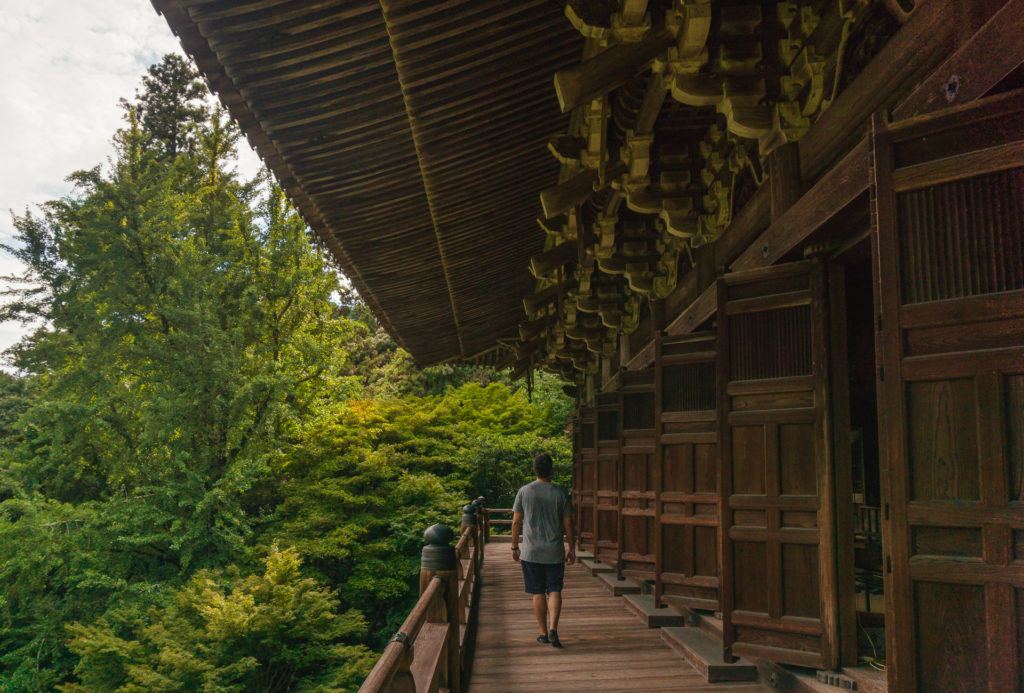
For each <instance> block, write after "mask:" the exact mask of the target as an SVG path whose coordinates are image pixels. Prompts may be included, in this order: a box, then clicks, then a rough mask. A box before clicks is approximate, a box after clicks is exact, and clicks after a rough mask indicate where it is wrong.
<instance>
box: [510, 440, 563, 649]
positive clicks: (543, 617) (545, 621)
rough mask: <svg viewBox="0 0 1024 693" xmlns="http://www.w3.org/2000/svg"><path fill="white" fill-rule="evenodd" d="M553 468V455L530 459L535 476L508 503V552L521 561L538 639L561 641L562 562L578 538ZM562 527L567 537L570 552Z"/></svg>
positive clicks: (558, 643)
mask: <svg viewBox="0 0 1024 693" xmlns="http://www.w3.org/2000/svg"><path fill="white" fill-rule="evenodd" d="M551 468H552V463H551V455H549V454H547V453H546V452H545V453H541V454H540V455H537V457H535V458H534V460H533V473H534V474H536V475H537V479H536V480H535V481H532V482H530V483H529V484H527V485H526V486H523V487H522V488H521V489H519V492H518V493H517V494H516V502H515V505H513V506H512V511H513V515H512V558H513V559H515V561H516V562H517V563H520V564H521V565H522V566H523V582H524V583H525V585H526V592H527V593H528V594H532V595H533V615H534V617H536V619H537V626H538V627H539V628H540V635H539V636H538V637H537V642H539V643H542V644H548V643H550V644H551V645H554V646H555V647H561V646H562V643H561V641H560V640H559V639H558V617H559V615H560V614H561V612H562V582H563V579H564V576H565V564H566V563H568V564H569V565H572V564H573V563H574V562H575V561H576V549H575V546H576V542H575V536H574V534H573V524H572V507H571V506H570V504H569V499H568V498H567V497H566V495H565V492H564V491H563V490H562V489H561V488H559V487H558V486H556V485H555V484H552V483H551ZM520 532H521V533H522V535H523V548H522V551H520V549H519V535H520ZM563 533H564V535H565V540H567V541H568V542H569V552H568V554H566V551H565V544H564V542H563V539H562V536H563Z"/></svg>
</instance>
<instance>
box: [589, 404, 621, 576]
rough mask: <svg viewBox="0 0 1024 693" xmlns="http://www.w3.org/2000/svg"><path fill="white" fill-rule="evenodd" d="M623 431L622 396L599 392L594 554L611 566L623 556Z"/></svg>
mask: <svg viewBox="0 0 1024 693" xmlns="http://www.w3.org/2000/svg"><path fill="white" fill-rule="evenodd" d="M620 433H621V431H620V416H619V395H618V394H617V393H611V394H602V395H598V397H597V486H596V488H595V490H594V556H595V557H596V558H597V559H598V560H599V561H601V562H603V563H608V564H610V565H615V563H616V562H617V561H618V557H619V556H618V554H619V467H620V459H619V450H620V446H619V442H620V441H619V439H620Z"/></svg>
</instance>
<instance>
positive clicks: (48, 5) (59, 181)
mask: <svg viewBox="0 0 1024 693" xmlns="http://www.w3.org/2000/svg"><path fill="white" fill-rule="evenodd" d="M171 51H178V52H180V47H179V45H178V41H177V39H176V38H175V37H174V35H173V34H172V33H171V30H170V29H169V28H168V26H167V23H166V22H165V21H164V19H163V17H161V16H159V15H158V14H157V13H156V12H155V11H154V10H153V6H152V5H151V4H150V3H149V2H148V1H147V0H33V1H32V2H17V1H16V0H0V138H2V140H0V240H3V241H7V240H8V239H9V238H10V236H11V234H12V233H13V226H12V224H11V217H10V213H9V211H8V210H13V211H14V212H15V213H17V214H21V213H23V212H24V210H25V209H26V207H31V206H33V205H36V204H39V203H41V202H44V201H46V200H49V199H53V198H54V197H59V196H61V195H63V194H65V193H67V192H68V191H69V189H70V187H69V186H68V185H67V183H65V181H64V179H65V178H66V177H67V176H68V174H70V173H71V172H73V171H75V170H78V169H82V168H90V167H92V166H95V165H96V164H98V163H102V162H104V161H105V160H106V158H107V157H108V156H109V155H110V152H111V147H110V138H111V136H112V135H113V133H114V130H115V129H117V128H118V127H119V126H120V125H121V111H120V109H119V108H118V99H120V98H121V97H130V96H132V95H133V94H134V93H135V90H136V88H137V87H138V85H139V82H140V77H141V75H142V73H143V72H144V71H145V69H146V67H148V66H149V65H151V64H152V63H154V62H156V61H157V60H159V58H160V56H161V55H163V54H164V53H168V52H171ZM241 147H242V149H243V151H242V152H241V153H240V157H239V162H238V167H239V170H240V171H241V172H242V173H243V174H245V175H252V174H253V173H254V172H255V171H256V170H257V168H258V167H259V161H258V159H257V157H256V155H255V154H254V153H253V152H251V151H250V150H249V149H248V146H247V145H246V144H245V142H244V140H243V142H242V143H241ZM12 266H16V265H14V263H13V262H12V261H11V259H10V258H6V257H5V258H2V260H0V270H3V271H4V273H6V270H7V269H8V268H9V267H12ZM27 329H28V328H24V327H22V326H20V325H16V324H12V323H3V324H0V350H2V349H6V348H7V347H8V346H10V345H11V344H13V343H14V342H16V341H17V340H18V339H20V337H21V336H22V335H23V334H24V333H25V331H26V330H27Z"/></svg>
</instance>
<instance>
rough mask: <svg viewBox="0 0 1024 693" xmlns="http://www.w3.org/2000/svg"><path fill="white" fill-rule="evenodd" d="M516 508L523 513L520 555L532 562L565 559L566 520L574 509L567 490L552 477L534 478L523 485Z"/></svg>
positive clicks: (517, 496)
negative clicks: (552, 480) (563, 523)
mask: <svg viewBox="0 0 1024 693" xmlns="http://www.w3.org/2000/svg"><path fill="white" fill-rule="evenodd" d="M512 510H514V511H515V512H517V513H522V514H523V543H522V549H521V551H520V554H519V557H520V559H521V560H524V561H529V562H530V563H549V564H551V563H562V562H564V561H565V543H564V541H563V539H562V537H563V535H564V531H563V527H562V520H563V519H564V518H566V517H569V516H570V514H571V513H572V506H571V505H570V504H569V499H568V498H567V497H566V495H565V492H564V491H563V490H562V489H561V488H559V487H558V486H556V485H555V484H552V483H551V482H550V481H541V480H539V479H538V480H537V481H533V482H531V483H529V484H527V485H526V486H523V487H522V488H521V489H519V492H518V493H517V494H516V502H515V504H514V505H513V506H512Z"/></svg>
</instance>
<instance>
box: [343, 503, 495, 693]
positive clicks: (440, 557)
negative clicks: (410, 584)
mask: <svg viewBox="0 0 1024 693" xmlns="http://www.w3.org/2000/svg"><path fill="white" fill-rule="evenodd" d="M487 513H488V511H487V509H486V508H484V506H483V499H482V498H478V499H477V500H476V501H474V502H473V503H470V504H469V505H466V506H465V507H464V508H463V515H462V523H461V527H460V530H459V538H458V541H457V542H456V544H455V546H454V547H452V546H450V543H451V540H452V539H453V538H454V536H455V533H454V532H452V531H451V530H450V529H448V528H447V527H446V526H444V525H434V526H433V527H430V528H428V529H427V531H426V532H424V535H423V538H424V543H425V546H424V547H423V555H422V557H421V564H420V597H419V599H417V600H416V604H415V605H413V607H412V609H411V610H410V611H409V614H408V615H407V616H406V617H405V621H403V622H402V626H401V628H399V629H398V632H397V633H395V635H394V636H393V637H392V638H391V640H390V641H389V642H388V644H387V646H385V648H384V651H383V652H382V653H381V656H380V659H378V660H377V663H376V664H375V665H374V667H373V670H372V671H370V674H369V675H368V676H367V677H366V680H365V681H364V682H363V685H362V686H360V688H359V691H360V693H415V692H416V691H417V690H419V686H418V683H417V679H419V680H420V681H419V683H420V684H421V685H422V686H423V687H424V689H425V690H437V689H439V688H447V689H448V690H449V691H451V693H462V691H463V690H464V687H465V682H466V678H467V677H466V675H467V674H468V669H469V664H470V662H469V661H468V658H467V656H466V653H467V651H468V650H470V649H471V646H472V641H471V638H472V637H473V633H472V630H473V628H472V627H473V625H474V622H475V618H474V617H475V613H476V605H477V602H478V599H477V596H478V595H477V588H478V585H479V581H478V579H477V576H478V573H479V569H480V566H481V564H482V563H483V558H484V544H485V543H486V522H487ZM463 561H467V562H468V565H466V566H464V564H463ZM428 623H435V624H438V626H441V627H442V628H444V631H443V633H444V640H443V644H442V645H441V646H440V647H441V649H440V651H439V650H438V649H437V646H436V643H433V649H431V650H430V651H428V652H420V653H418V652H417V649H416V647H415V645H416V641H417V638H418V637H419V635H420V633H421V631H422V630H423V627H424V626H425V625H426V624H428ZM418 656H419V657H420V658H419V659H417V657H418ZM414 672H415V675H414Z"/></svg>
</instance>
